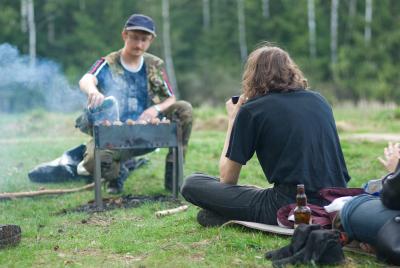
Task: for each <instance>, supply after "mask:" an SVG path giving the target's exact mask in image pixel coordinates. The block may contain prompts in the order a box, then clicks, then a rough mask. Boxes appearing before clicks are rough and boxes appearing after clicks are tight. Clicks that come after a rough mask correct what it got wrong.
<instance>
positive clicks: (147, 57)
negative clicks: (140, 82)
mask: <svg viewBox="0 0 400 268" xmlns="http://www.w3.org/2000/svg"><path fill="white" fill-rule="evenodd" d="M143 58H144V61H145V63H146V64H149V65H155V66H162V65H163V64H164V61H163V60H162V59H160V58H159V57H157V56H154V55H153V54H150V53H144V54H143Z"/></svg>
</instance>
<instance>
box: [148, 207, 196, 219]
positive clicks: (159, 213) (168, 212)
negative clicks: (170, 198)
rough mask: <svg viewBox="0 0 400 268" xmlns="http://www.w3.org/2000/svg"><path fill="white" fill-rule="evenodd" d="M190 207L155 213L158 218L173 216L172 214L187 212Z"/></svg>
mask: <svg viewBox="0 0 400 268" xmlns="http://www.w3.org/2000/svg"><path fill="white" fill-rule="evenodd" d="M188 207H189V206H188V205H184V206H180V207H177V208H172V209H167V210H160V211H157V212H156V213H154V214H155V215H156V217H158V218H160V217H164V216H167V215H172V214H176V213H179V212H182V211H186V210H187V209H188Z"/></svg>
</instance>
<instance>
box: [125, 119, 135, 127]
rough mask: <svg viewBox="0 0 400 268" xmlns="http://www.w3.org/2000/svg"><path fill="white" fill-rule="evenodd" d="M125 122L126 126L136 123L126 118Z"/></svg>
mask: <svg viewBox="0 0 400 268" xmlns="http://www.w3.org/2000/svg"><path fill="white" fill-rule="evenodd" d="M125 124H127V125H128V126H133V125H135V124H136V122H135V121H133V120H132V119H128V120H126V121H125Z"/></svg>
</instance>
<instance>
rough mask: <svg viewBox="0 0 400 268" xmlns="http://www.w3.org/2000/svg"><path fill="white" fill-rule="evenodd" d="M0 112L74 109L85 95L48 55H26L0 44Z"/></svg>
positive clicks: (81, 105)
mask: <svg viewBox="0 0 400 268" xmlns="http://www.w3.org/2000/svg"><path fill="white" fill-rule="evenodd" d="M0 99H2V101H0V112H18V111H25V110H29V109H32V108H37V107H42V108H44V109H46V110H50V111H62V112H67V111H75V110H78V109H80V108H82V107H83V106H84V103H85V97H84V95H83V94H82V93H81V92H80V91H79V89H78V87H77V86H71V85H70V84H69V82H68V80H67V79H66V78H65V76H64V75H63V73H62V71H61V68H60V65H59V64H57V63H56V62H54V61H52V60H49V59H43V58H41V59H37V60H36V64H35V66H33V67H32V66H30V63H29V57H28V56H27V55H21V54H20V53H19V51H18V49H17V48H16V47H14V46H12V45H10V44H7V43H4V44H0Z"/></svg>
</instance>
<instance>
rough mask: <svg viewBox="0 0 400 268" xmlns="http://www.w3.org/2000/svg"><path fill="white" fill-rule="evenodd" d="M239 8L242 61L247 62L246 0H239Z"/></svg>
mask: <svg viewBox="0 0 400 268" xmlns="http://www.w3.org/2000/svg"><path fill="white" fill-rule="evenodd" d="M237 8H238V30H239V47H240V57H241V59H242V62H245V61H246V58H247V44H246V27H245V16H244V0H237Z"/></svg>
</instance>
